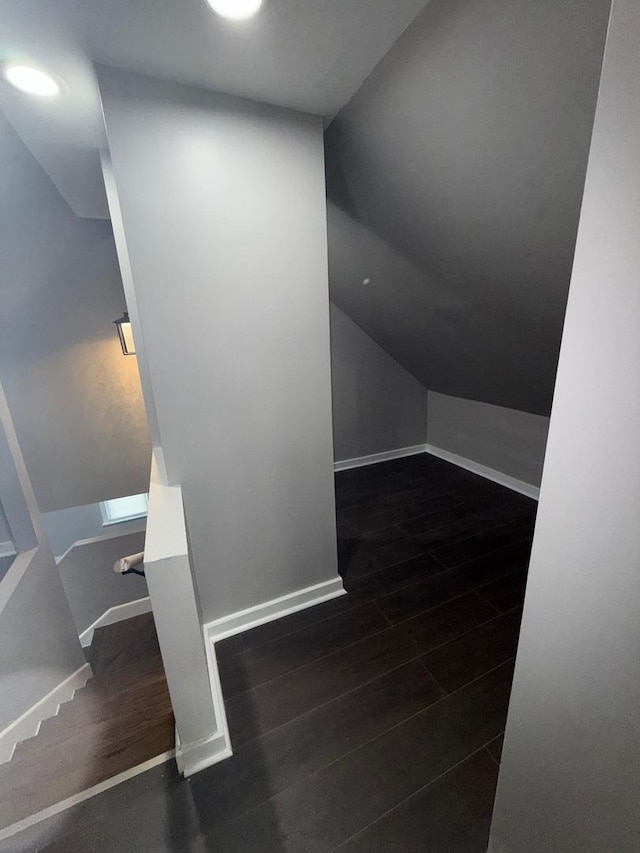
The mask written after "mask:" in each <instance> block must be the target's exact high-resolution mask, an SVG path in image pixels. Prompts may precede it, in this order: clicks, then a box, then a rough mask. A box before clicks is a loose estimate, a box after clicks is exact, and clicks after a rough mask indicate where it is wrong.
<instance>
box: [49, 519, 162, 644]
mask: <svg viewBox="0 0 640 853" xmlns="http://www.w3.org/2000/svg"><path fill="white" fill-rule="evenodd" d="M143 550H144V532H139V533H130V534H128V535H126V536H114V537H106V538H102V539H99V540H98V541H96V542H88V543H85V544H80V545H76V546H75V547H74V548H72V549H71V551H69V553H68V554H67V555H66V556H65V557H64V558H63V559H62V560H61V561H60V562H59V563H58V571H59V572H60V577H61V578H62V584H63V586H64V591H65V593H66V594H67V599H68V601H69V607H70V608H71V613H72V615H73V619H74V622H75V624H76V628H77V631H78V634H81V633H82V632H83V631H85V630H86V629H87V628H88V627H89V626H90V625H91V624H93V622H95V621H96V619H98V618H99V617H100V616H102V614H103V613H105V612H106V611H107V610H109V608H110V607H117V606H118V605H120V604H126V603H127V602H129V601H136V600H137V599H139V598H146V597H147V595H148V594H149V593H148V591H147V584H146V581H145V579H144V578H142V577H139V576H138V575H125V576H124V577H123V576H122V575H118V574H116V573H115V572H114V571H113V564H114V563H115V561H116V560H118V559H119V558H120V557H126V556H128V555H129V554H137V553H138V552H139V551H143Z"/></svg>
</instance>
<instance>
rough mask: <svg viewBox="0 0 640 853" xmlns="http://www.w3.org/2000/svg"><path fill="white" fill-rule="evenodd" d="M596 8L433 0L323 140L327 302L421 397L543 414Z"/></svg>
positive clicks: (589, 115) (598, 16)
mask: <svg viewBox="0 0 640 853" xmlns="http://www.w3.org/2000/svg"><path fill="white" fill-rule="evenodd" d="M608 7H609V3H608V2H607V0H564V2H561V3H559V2H557V0H536V2H531V0H482V2H477V0H431V2H430V3H429V5H428V6H427V7H426V9H425V11H424V12H423V13H422V14H421V15H420V16H419V17H418V18H417V19H416V21H415V22H414V23H413V24H412V25H411V26H410V27H409V29H408V30H407V31H406V33H405V34H404V35H403V36H402V37H401V38H400V39H399V40H398V41H397V42H396V44H395V45H394V47H393V48H392V49H391V51H390V52H389V54H388V55H387V56H386V57H385V58H384V59H383V61H382V62H381V63H380V64H379V65H378V67H377V68H376V70H375V71H374V72H373V74H372V75H371V76H370V77H369V79H368V80H367V81H366V82H365V84H364V85H363V86H362V88H361V89H360V90H359V92H358V93H357V94H356V95H355V97H354V98H353V99H352V100H351V101H350V103H349V104H348V105H347V106H346V107H345V108H344V109H343V110H342V111H341V112H340V113H339V114H338V117H337V118H336V119H335V121H334V122H333V123H332V125H331V126H330V128H329V130H328V131H327V134H326V143H327V160H328V188H329V198H330V200H331V201H332V202H333V203H334V204H335V206H336V208H337V210H334V211H333V212H332V219H333V222H331V221H330V240H329V247H330V289H331V298H332V299H333V300H334V301H335V302H336V304H337V305H338V306H340V307H342V308H343V309H344V310H345V311H346V312H347V313H348V314H349V316H350V317H352V318H353V319H354V320H355V321H356V322H357V323H358V325H360V326H361V327H362V328H363V329H364V330H365V331H366V332H368V333H369V334H370V335H371V336H372V337H373V338H374V340H376V341H377V342H378V343H380V344H381V345H382V346H384V348H385V349H386V350H387V351H388V352H389V353H390V354H391V355H392V356H394V358H396V359H397V360H398V361H399V362H400V363H401V364H403V365H404V366H405V367H407V369H409V370H410V371H411V372H412V373H413V375H414V376H416V377H417V378H418V379H420V380H421V381H422V382H423V384H424V385H425V386H427V387H428V388H429V389H432V390H435V391H439V392H442V393H446V394H450V395H453V396H457V397H463V398H468V399H475V400H483V401H485V402H488V403H494V404H497V405H502V406H507V407H510V408H515V409H521V410H524V411H529V412H534V413H538V414H543V415H547V414H548V413H549V409H550V405H551V396H552V392H553V382H554V376H555V369H556V364H557V355H558V349H559V344H560V335H561V330H562V322H563V316H564V309H565V304H566V295H567V289H568V285H569V277H570V272H571V262H572V257H573V249H574V245H575V235H576V228H577V223H578V216H579V210H580V201H581V196H582V189H583V181H584V173H585V169H586V163H587V152H588V148H589V140H590V134H591V127H592V120H593V110H594V105H595V98H596V93H597V85H598V77H599V71H600V64H601V59H602V46H603V43H604V36H605V30H606V24H607V15H608ZM366 276H369V277H371V279H372V284H371V285H370V286H369V287H367V288H363V287H362V286H361V284H360V282H361V280H362V279H363V278H364V277H366Z"/></svg>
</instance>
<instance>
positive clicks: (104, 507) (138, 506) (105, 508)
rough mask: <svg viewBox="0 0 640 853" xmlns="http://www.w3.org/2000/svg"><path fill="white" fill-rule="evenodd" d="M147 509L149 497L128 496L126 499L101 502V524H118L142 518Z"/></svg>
mask: <svg viewBox="0 0 640 853" xmlns="http://www.w3.org/2000/svg"><path fill="white" fill-rule="evenodd" d="M148 508H149V495H129V497H127V498H114V499H113V500H112V501H102V502H101V503H100V511H101V512H102V524H103V526H106V525H107V524H120V522H122V521H131V520H132V519H134V518H144V517H145V516H146V514H147V510H148Z"/></svg>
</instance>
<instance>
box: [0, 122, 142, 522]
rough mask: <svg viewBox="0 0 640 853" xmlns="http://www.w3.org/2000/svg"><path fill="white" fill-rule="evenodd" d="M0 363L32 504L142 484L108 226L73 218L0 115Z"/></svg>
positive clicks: (120, 491) (75, 500) (127, 490)
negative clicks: (33, 498)
mask: <svg viewBox="0 0 640 853" xmlns="http://www.w3.org/2000/svg"><path fill="white" fill-rule="evenodd" d="M0 218H1V220H2V228H1V229H0V256H1V257H2V311H1V312H0V372H1V376H2V380H3V383H4V386H5V391H6V394H7V398H8V400H9V405H10V408H11V412H12V416H13V419H14V422H15V425H16V430H17V432H18V435H19V437H20V442H21V446H22V451H23V454H24V457H25V460H26V464H27V468H28V470H29V474H30V477H31V481H32V483H33V488H34V490H35V493H36V497H37V499H38V504H39V507H40V509H41V511H43V512H44V511H49V510H56V509H61V508H63V507H69V506H79V505H81V504H87V503H92V502H94V501H99V500H104V499H106V498H113V497H120V496H123V495H129V494H136V493H139V492H145V491H146V490H147V488H148V483H149V468H150V443H149V438H148V433H147V427H146V420H145V414H144V408H143V403H142V395H141V391H140V380H139V376H138V372H137V367H136V360H135V358H125V357H124V356H123V355H122V352H121V350H120V346H119V343H118V339H117V334H116V331H115V327H114V326H113V325H112V321H113V320H114V319H115V318H116V317H118V316H120V315H121V313H122V311H123V309H124V307H125V303H124V294H123V291H122V283H121V280H120V274H119V269H118V263H117V258H116V254H115V247H114V243H113V236H112V232H111V227H110V224H109V223H108V222H103V221H98V220H81V219H78V218H77V217H76V216H75V215H74V214H73V213H72V211H71V210H70V208H69V207H68V206H67V205H66V203H65V202H64V201H63V200H62V198H61V197H60V195H59V194H58V192H57V190H56V189H55V187H54V186H53V184H52V183H51V181H50V180H49V178H48V177H47V175H46V174H45V173H44V172H43V171H42V169H41V168H40V166H39V165H38V164H37V162H36V161H35V160H34V158H33V157H32V155H31V154H30V153H29V152H28V151H27V149H26V148H25V146H24V145H23V144H22V142H21V141H20V140H19V139H18V137H17V136H16V135H15V133H14V131H13V130H12V128H11V127H10V126H9V125H8V124H7V122H6V120H5V119H4V118H3V117H2V116H0Z"/></svg>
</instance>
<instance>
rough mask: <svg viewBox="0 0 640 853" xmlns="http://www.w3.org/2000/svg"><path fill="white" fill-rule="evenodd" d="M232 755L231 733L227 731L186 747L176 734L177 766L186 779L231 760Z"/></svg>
mask: <svg viewBox="0 0 640 853" xmlns="http://www.w3.org/2000/svg"><path fill="white" fill-rule="evenodd" d="M232 755H233V751H232V749H231V743H230V740H229V733H228V732H227V731H226V730H223V731H220V732H217V733H216V734H214V735H211V737H208V738H203V739H202V740H199V741H196V742H195V743H189V744H185V745H184V746H183V745H182V744H181V743H180V738H179V737H178V733H177V732H176V764H177V765H178V770H179V772H180V773H182V775H183V776H185V777H188V776H193V774H194V773H199V772H200V770H204V769H205V768H207V767H211V765H212V764H217V763H218V762H219V761H223V760H224V759H225V758H231V756H232Z"/></svg>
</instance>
